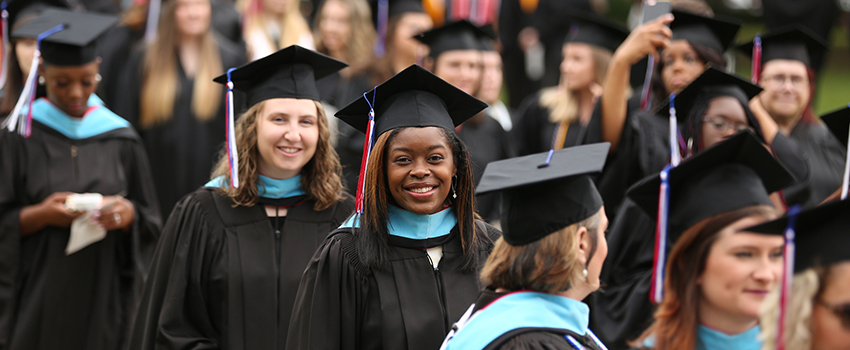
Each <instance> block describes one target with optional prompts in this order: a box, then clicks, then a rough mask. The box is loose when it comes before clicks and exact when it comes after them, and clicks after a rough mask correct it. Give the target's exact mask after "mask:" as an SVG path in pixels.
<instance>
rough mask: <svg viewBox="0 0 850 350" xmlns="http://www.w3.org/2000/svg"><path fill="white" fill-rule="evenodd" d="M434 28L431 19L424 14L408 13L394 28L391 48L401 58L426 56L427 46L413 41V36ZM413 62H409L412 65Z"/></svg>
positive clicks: (402, 16)
mask: <svg viewBox="0 0 850 350" xmlns="http://www.w3.org/2000/svg"><path fill="white" fill-rule="evenodd" d="M433 27H434V22H432V21H431V17H429V16H428V15H426V14H424V13H416V12H408V13H405V14H403V15H401V18H399V20H398V23H397V24H396V27H395V35H394V37H393V47H394V48H395V50H396V53H397V54H398V55H400V56H402V57H417V56H419V57H421V56H424V55H426V54H427V52H428V46H427V45H425V44H423V43H421V42H420V41H418V40H416V39H413V37H414V36H416V35H418V34H420V33H422V32H424V31H426V30H430V29H431V28H433ZM413 63H414V62H412V61H411V62H410V64H413Z"/></svg>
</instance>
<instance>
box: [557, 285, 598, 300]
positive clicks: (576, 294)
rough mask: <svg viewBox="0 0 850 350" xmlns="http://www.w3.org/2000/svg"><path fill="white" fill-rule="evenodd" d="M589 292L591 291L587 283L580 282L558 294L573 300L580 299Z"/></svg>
mask: <svg viewBox="0 0 850 350" xmlns="http://www.w3.org/2000/svg"><path fill="white" fill-rule="evenodd" d="M591 292H593V291H592V290H591V288H590V286H589V285H588V284H587V283H585V282H580V283H579V285H577V286H573V287H571V288H570V289H567V290H565V291H563V292H560V293H558V294H559V295H561V296H564V297H567V298H570V299H573V300H578V301H582V300H584V299H585V298H587V296H588V295H590V293H591Z"/></svg>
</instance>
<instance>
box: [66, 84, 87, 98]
mask: <svg viewBox="0 0 850 350" xmlns="http://www.w3.org/2000/svg"><path fill="white" fill-rule="evenodd" d="M83 95H84V92H83V86H82V84H79V83H74V84H69V87H68V97H70V98H72V99H82V98H83Z"/></svg>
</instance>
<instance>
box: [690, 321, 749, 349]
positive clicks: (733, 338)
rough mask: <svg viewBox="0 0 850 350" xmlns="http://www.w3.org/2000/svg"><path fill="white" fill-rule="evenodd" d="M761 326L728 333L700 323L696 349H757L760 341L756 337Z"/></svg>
mask: <svg viewBox="0 0 850 350" xmlns="http://www.w3.org/2000/svg"><path fill="white" fill-rule="evenodd" d="M760 332H761V328H760V327H759V326H755V327H753V328H750V329H749V330H747V331H746V332H743V333H739V334H734V335H728V334H725V333H722V332H718V331H716V330H713V329H711V328H708V327H706V326H703V325H700V326H699V329H698V330H697V350H728V349H736V350H759V349H761V346H762V342H761V341H760V340H759V339H758V336H759V333H760Z"/></svg>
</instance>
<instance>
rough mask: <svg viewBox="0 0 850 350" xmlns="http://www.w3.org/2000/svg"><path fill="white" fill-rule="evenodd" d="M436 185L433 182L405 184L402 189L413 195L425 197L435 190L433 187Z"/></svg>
mask: <svg viewBox="0 0 850 350" xmlns="http://www.w3.org/2000/svg"><path fill="white" fill-rule="evenodd" d="M437 187H438V186H437V185H434V184H414V185H410V186H405V187H404V190H405V192H407V193H409V194H410V195H412V196H413V197H417V198H427V197H429V196H431V195H432V194H433V193H434V192H435V189H436V188H437Z"/></svg>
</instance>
